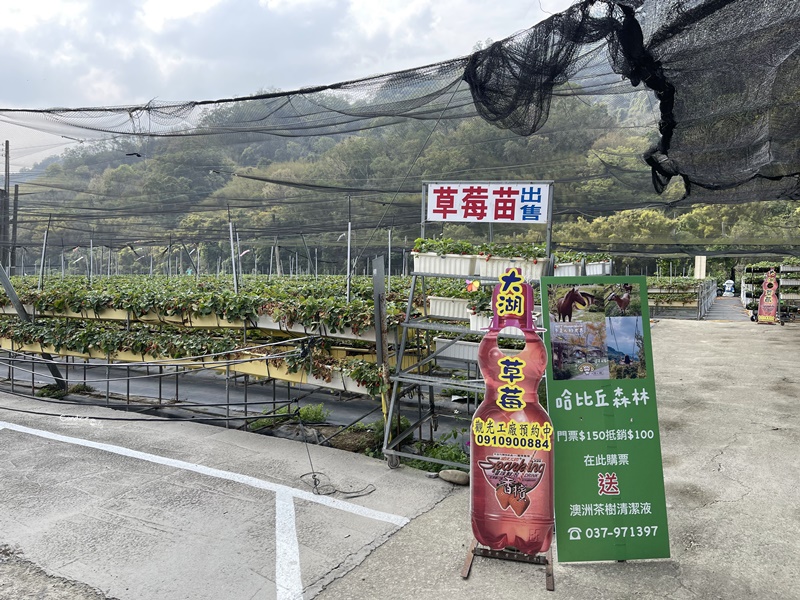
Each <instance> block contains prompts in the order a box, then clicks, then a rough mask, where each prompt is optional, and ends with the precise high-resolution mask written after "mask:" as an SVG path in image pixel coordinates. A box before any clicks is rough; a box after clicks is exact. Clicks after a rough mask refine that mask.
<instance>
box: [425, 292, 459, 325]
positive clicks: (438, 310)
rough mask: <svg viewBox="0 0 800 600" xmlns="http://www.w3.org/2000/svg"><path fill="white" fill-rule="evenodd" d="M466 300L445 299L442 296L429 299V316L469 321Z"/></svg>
mask: <svg viewBox="0 0 800 600" xmlns="http://www.w3.org/2000/svg"><path fill="white" fill-rule="evenodd" d="M468 304H469V300H467V299H465V298H445V297H442V296H429V297H428V307H429V308H428V314H429V315H431V316H434V317H443V318H445V319H469V312H468V311H467V305H468Z"/></svg>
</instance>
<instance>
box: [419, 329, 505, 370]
mask: <svg viewBox="0 0 800 600" xmlns="http://www.w3.org/2000/svg"><path fill="white" fill-rule="evenodd" d="M509 329H510V328H509ZM433 341H434V342H435V343H436V355H437V357H438V358H450V359H453V360H466V361H470V362H478V347H479V346H480V342H466V341H464V340H456V341H455V342H453V343H452V344H450V345H448V344H449V343H450V342H452V340H449V339H447V338H439V337H437V338H433ZM503 352H505V353H506V354H508V355H511V356H515V355H517V354H519V353H520V352H521V350H519V349H516V348H503Z"/></svg>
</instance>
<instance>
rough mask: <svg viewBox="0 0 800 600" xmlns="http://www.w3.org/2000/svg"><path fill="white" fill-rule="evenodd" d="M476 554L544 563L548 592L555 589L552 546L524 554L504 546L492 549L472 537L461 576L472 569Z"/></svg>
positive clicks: (467, 573)
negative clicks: (537, 552) (539, 552)
mask: <svg viewBox="0 0 800 600" xmlns="http://www.w3.org/2000/svg"><path fill="white" fill-rule="evenodd" d="M476 556H484V557H486V558H500V559H503V560H513V561H517V562H525V563H529V564H533V565H544V567H545V571H544V572H545V576H544V577H545V585H546V587H547V590H548V591H550V592H553V591H555V589H556V583H555V579H554V577H553V547H552V546H550V549H549V550H548V551H547V552H546V553H545V554H525V553H523V552H519V551H517V550H514V549H513V548H506V549H505V550H492V549H490V548H484V547H483V546H481V545H479V544H478V540H476V539H475V538H472V542H470V545H469V550H467V558H466V560H464V566H463V567H462V569H461V577H463V578H464V579H466V578H467V577H469V573H470V571H471V570H472V560H473V559H474V558H475V557H476Z"/></svg>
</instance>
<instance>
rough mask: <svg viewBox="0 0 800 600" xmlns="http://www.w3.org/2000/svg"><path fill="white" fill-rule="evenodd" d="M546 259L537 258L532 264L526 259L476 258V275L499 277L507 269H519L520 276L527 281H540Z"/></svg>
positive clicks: (531, 261)
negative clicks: (520, 271) (520, 270)
mask: <svg viewBox="0 0 800 600" xmlns="http://www.w3.org/2000/svg"><path fill="white" fill-rule="evenodd" d="M547 260H548V259H547V258H537V259H536V263H535V264H534V262H533V260H529V259H527V258H503V257H499V256H491V257H489V259H488V260H487V259H486V258H484V257H482V256H479V257H478V275H480V276H481V277H500V275H502V274H503V273H505V272H506V271H507V270H508V269H514V268H519V269H522V276H523V277H524V278H525V279H527V280H531V279H540V278H541V277H542V274H543V273H544V269H545V267H546V266H547Z"/></svg>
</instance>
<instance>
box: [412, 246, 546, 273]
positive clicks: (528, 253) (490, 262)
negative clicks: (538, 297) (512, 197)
mask: <svg viewBox="0 0 800 600" xmlns="http://www.w3.org/2000/svg"><path fill="white" fill-rule="evenodd" d="M412 256H413V257H414V271H415V272H417V273H430V274H437V275H462V276H471V275H478V276H480V277H499V276H500V275H501V274H503V273H504V272H505V271H506V270H507V269H508V268H510V267H518V268H520V269H522V274H523V276H524V277H525V278H526V279H538V278H540V277H541V276H542V274H543V273H544V269H545V267H546V266H547V261H548V259H547V257H546V256H545V251H544V248H543V247H542V246H539V245H536V244H532V243H524V244H499V243H486V244H479V245H474V244H471V243H470V242H466V241H459V240H453V239H451V238H438V239H428V238H417V240H416V241H415V242H414V249H413V250H412Z"/></svg>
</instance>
